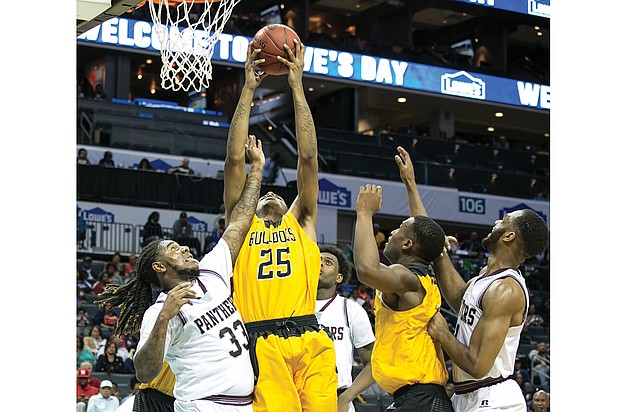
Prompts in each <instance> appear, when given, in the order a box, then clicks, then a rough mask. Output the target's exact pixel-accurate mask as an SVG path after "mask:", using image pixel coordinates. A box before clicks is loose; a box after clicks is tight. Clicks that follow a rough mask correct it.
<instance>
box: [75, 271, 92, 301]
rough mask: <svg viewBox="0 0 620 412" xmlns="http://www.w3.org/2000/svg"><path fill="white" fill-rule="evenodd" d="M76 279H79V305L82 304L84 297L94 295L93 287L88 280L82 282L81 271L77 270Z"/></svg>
mask: <svg viewBox="0 0 620 412" xmlns="http://www.w3.org/2000/svg"><path fill="white" fill-rule="evenodd" d="M75 273H76V278H77V285H76V286H77V297H78V304H79V303H82V301H83V298H84V295H90V294H91V293H93V287H92V285H91V284H90V283H88V281H86V280H82V279H80V271H79V270H77V271H76V272H75Z"/></svg>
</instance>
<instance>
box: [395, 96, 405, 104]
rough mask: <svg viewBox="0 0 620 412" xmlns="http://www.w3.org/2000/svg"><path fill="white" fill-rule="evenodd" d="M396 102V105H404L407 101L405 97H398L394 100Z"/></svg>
mask: <svg viewBox="0 0 620 412" xmlns="http://www.w3.org/2000/svg"><path fill="white" fill-rule="evenodd" d="M396 101H397V102H398V103H405V102H406V101H407V98H406V97H399V98H398V99H396Z"/></svg>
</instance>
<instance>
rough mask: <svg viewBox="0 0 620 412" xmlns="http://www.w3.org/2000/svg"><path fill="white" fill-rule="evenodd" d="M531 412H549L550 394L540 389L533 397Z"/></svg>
mask: <svg viewBox="0 0 620 412" xmlns="http://www.w3.org/2000/svg"><path fill="white" fill-rule="evenodd" d="M529 411H531V412H549V394H548V393H547V392H545V391H544V390H542V389H540V390H538V391H536V392H535V393H534V395H533V396H532V402H531V403H530V407H529Z"/></svg>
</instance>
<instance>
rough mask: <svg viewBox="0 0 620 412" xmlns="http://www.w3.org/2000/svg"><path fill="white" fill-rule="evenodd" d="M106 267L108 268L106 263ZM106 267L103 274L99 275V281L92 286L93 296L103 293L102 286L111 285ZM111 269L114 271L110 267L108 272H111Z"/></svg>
mask: <svg viewBox="0 0 620 412" xmlns="http://www.w3.org/2000/svg"><path fill="white" fill-rule="evenodd" d="M107 266H110V264H109V263H108V265H107ZM107 266H106V271H105V272H103V273H102V274H101V275H100V277H99V280H98V281H97V282H96V283H95V284H94V285H93V293H94V294H95V295H98V294H100V293H101V292H103V289H104V286H105V285H107V284H109V283H112V282H111V281H110V274H109V273H108V268H107ZM113 269H114V267H113V266H112V267H111V268H110V271H112V270H113Z"/></svg>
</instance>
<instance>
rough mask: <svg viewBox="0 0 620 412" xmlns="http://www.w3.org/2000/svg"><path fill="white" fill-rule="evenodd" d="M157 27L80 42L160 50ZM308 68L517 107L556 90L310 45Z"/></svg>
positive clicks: (124, 22) (543, 104)
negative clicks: (155, 29)
mask: <svg viewBox="0 0 620 412" xmlns="http://www.w3.org/2000/svg"><path fill="white" fill-rule="evenodd" d="M153 26H154V24H153V23H150V22H146V21H138V20H129V19H122V18H113V19H110V20H108V21H106V22H104V23H102V24H101V25H99V26H97V27H94V28H92V29H90V30H89V31H87V32H86V33H84V34H82V35H80V36H79V37H78V42H89V43H97V44H104V45H113V46H118V47H122V48H130V49H134V50H135V49H141V50H149V51H159V50H160V48H161V45H160V44H159V40H158V39H157V36H156V35H153V34H154V30H153ZM176 34H177V35H178V33H176ZM171 35H174V34H172V33H171ZM180 35H181V36H183V37H185V36H186V35H188V33H183V31H181V34H180ZM193 38H194V39H193V43H192V41H190V42H189V46H188V50H179V51H182V52H188V53H191V52H192V50H191V49H192V48H193V47H200V44H201V42H202V41H204V39H203V34H202V32H201V31H197V32H196V33H195V34H194V35H193ZM250 41H251V38H250V37H245V36H235V35H230V34H226V33H223V34H222V35H221V36H220V38H219V41H218V42H217V43H216V45H215V49H214V52H213V57H212V59H213V60H214V61H226V62H231V63H244V62H245V58H246V52H247V47H248V44H249V42H250ZM304 71H305V72H307V73H310V74H313V75H318V76H325V77H331V78H335V79H343V80H350V81H355V82H358V83H372V84H377V85H383V86H391V87H396V88H402V89H409V90H417V91H424V92H430V93H437V94H445V95H451V96H457V97H462V98H468V99H475V100H484V101H489V102H497V103H504V104H508V105H513V106H521V107H529V108H535V109H543V110H549V109H550V106H551V89H550V87H549V86H548V85H543V84H537V83H529V82H523V81H517V80H513V79H507V78H503V77H497V76H489V75H485V74H480V73H475V72H466V71H462V70H458V69H450V68H444V67H436V66H429V65H425V64H418V63H411V62H406V61H400V60H394V59H386V58H382V57H373V56H367V55H362V54H356V53H349V52H344V51H337V50H330V49H323V48H318V47H311V46H306V48H305V55H304Z"/></svg>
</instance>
